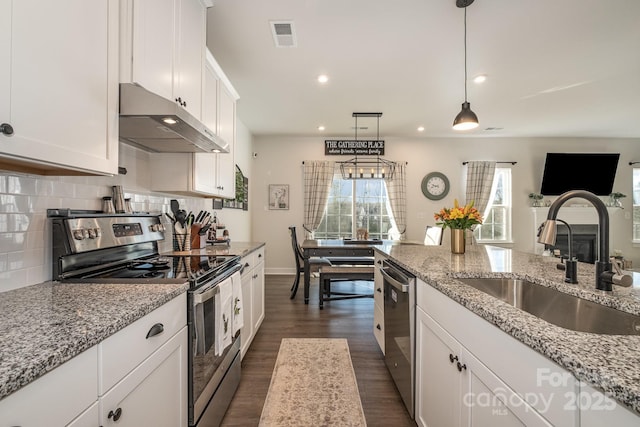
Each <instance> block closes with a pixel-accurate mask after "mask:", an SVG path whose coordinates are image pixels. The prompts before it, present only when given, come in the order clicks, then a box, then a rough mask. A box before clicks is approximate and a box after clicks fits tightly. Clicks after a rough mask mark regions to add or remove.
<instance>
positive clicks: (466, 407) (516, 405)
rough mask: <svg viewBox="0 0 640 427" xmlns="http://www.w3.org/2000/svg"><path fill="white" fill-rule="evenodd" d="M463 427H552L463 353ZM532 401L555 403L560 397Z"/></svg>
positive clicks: (503, 384)
mask: <svg viewBox="0 0 640 427" xmlns="http://www.w3.org/2000/svg"><path fill="white" fill-rule="evenodd" d="M460 361H461V364H462V365H461V366H462V371H461V374H462V377H463V382H464V383H463V387H462V392H463V394H462V425H463V426H470V427H471V426H492V427H501V426H503V427H512V426H529V427H534V426H540V427H543V426H544V427H548V426H551V424H550V423H549V422H548V421H546V420H545V419H544V418H543V416H542V415H540V414H539V413H538V412H537V411H536V410H534V409H533V408H532V407H531V406H529V405H528V404H527V403H526V402H525V401H524V400H523V399H522V396H520V395H519V394H518V393H516V392H514V391H513V390H512V389H511V388H509V386H507V385H506V384H505V383H504V382H503V381H502V380H500V378H498V377H497V376H496V375H495V374H494V373H493V372H491V371H490V370H489V368H487V367H486V366H485V365H484V364H483V363H482V362H480V361H479V360H478V359H477V358H476V357H474V356H473V355H472V354H471V353H469V352H468V351H467V350H466V349H464V348H463V349H462V352H461V354H460ZM526 397H528V398H530V399H552V398H554V397H556V398H559V396H554V395H550V396H546V397H543V396H542V395H540V394H538V395H535V394H529V395H528V396H526Z"/></svg>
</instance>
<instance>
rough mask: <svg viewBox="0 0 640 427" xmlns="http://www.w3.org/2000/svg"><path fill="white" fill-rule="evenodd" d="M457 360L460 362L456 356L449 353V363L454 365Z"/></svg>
mask: <svg viewBox="0 0 640 427" xmlns="http://www.w3.org/2000/svg"><path fill="white" fill-rule="evenodd" d="M456 360H458V356H454V355H453V354H451V353H449V362H451V363H453V362H455V361H456ZM458 364H459V363H458Z"/></svg>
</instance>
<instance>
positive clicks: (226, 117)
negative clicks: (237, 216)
mask: <svg viewBox="0 0 640 427" xmlns="http://www.w3.org/2000/svg"><path fill="white" fill-rule="evenodd" d="M203 93H204V96H203V102H202V121H203V123H204V125H205V126H207V127H208V128H209V129H211V130H213V131H214V132H215V133H216V135H218V136H219V137H220V138H221V139H222V140H223V141H224V142H225V143H226V144H227V149H228V150H229V152H228V153H219V154H196V155H195V156H196V158H197V160H196V163H197V164H202V165H209V168H210V169H208V170H199V172H198V173H199V174H200V175H201V179H200V181H202V182H207V183H208V185H210V191H211V194H214V195H216V196H218V197H222V198H227V199H233V198H234V197H235V194H236V187H235V160H234V147H235V139H236V101H237V99H238V94H237V93H236V91H235V89H233V87H232V86H231V83H229V81H228V80H227V78H226V76H225V75H224V72H223V71H222V69H221V68H220V66H219V65H218V63H217V62H216V60H215V59H214V58H213V55H211V53H210V52H209V50H206V63H205V71H204V92H203Z"/></svg>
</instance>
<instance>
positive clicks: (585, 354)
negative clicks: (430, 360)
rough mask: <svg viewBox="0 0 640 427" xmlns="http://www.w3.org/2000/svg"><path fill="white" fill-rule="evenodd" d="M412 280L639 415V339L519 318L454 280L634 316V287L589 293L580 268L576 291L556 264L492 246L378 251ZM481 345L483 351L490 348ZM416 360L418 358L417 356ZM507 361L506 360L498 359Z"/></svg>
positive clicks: (637, 302) (591, 281)
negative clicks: (559, 297)
mask: <svg viewBox="0 0 640 427" xmlns="http://www.w3.org/2000/svg"><path fill="white" fill-rule="evenodd" d="M376 251H377V252H379V253H381V254H384V255H388V256H389V257H390V258H392V259H393V260H395V261H396V262H397V263H398V264H400V265H401V266H402V267H404V268H406V269H407V270H409V271H410V272H412V273H414V274H415V275H416V276H417V277H418V279H420V280H418V286H430V287H432V288H434V289H436V290H437V291H439V292H440V293H441V294H444V295H445V296H446V297H448V298H449V299H451V300H453V301H455V302H456V303H458V304H459V305H460V306H462V307H465V308H466V309H468V310H470V311H471V312H472V313H474V314H475V315H477V316H479V317H481V318H482V319H484V320H486V321H487V322H489V323H490V324H492V325H494V326H496V327H497V328H499V329H500V330H502V331H504V332H505V333H506V334H508V335H509V336H511V337H513V338H515V339H516V340H518V341H519V342H521V343H523V344H525V345H526V346H528V347H529V348H531V349H533V350H535V351H536V352H537V353H539V354H541V355H543V356H545V357H546V358H548V359H550V360H552V361H553V362H555V363H556V364H557V365H559V366H560V367H562V368H564V369H565V370H567V371H568V372H570V373H571V374H572V375H573V376H574V377H575V378H577V379H578V380H580V381H582V382H584V383H586V384H588V385H590V386H592V387H593V388H594V389H596V390H599V391H601V392H604V393H606V395H607V396H610V397H612V398H614V399H616V400H617V401H618V402H621V403H622V404H624V406H625V407H626V408H628V409H630V410H631V411H633V413H635V414H636V415H638V414H640V335H600V334H590V333H583V332H575V331H572V330H568V329H563V328H561V327H558V326H555V325H552V324H550V323H548V322H545V321H544V320H541V319H539V318H537V317H535V316H533V315H531V314H529V313H527V312H525V311H522V310H520V309H517V308H514V307H512V306H511V305H508V304H506V303H504V302H502V301H500V300H498V299H496V298H493V297H491V296H489V295H487V294H485V293H483V292H481V291H479V290H476V289H474V288H472V287H470V286H468V285H465V284H463V283H462V282H460V281H458V280H457V279H458V278H474V277H505V278H515V279H526V280H528V281H531V282H534V283H537V284H540V285H544V286H548V287H551V288H555V289H558V290H560V291H562V292H565V293H568V294H571V295H574V296H578V297H581V298H584V299H587V300H591V301H594V302H597V303H600V304H603V305H607V306H610V307H613V308H616V309H618V310H622V311H626V312H629V313H633V314H640V280H639V278H638V275H634V276H635V277H634V285H633V286H632V287H629V288H621V287H618V286H614V291H613V292H610V293H604V292H602V291H597V290H596V289H595V270H594V266H593V265H591V264H583V263H579V265H578V282H579V284H577V285H569V284H565V283H564V282H563V279H564V272H563V271H560V270H558V269H556V264H557V262H558V260H557V259H556V258H551V257H543V256H541V255H534V254H528V253H522V252H516V251H512V250H510V249H503V248H499V247H495V246H485V245H470V246H467V251H466V253H465V254H462V255H456V254H452V253H451V251H450V250H449V248H448V247H446V246H422V245H414V244H396V245H390V246H385V247H377V248H376ZM491 344H492V343H491V342H490V341H488V342H486V344H485V345H486V346H491ZM416 357H420V355H419V354H417V355H416ZM503 357H504V358H505V359H507V360H508V357H509V355H508V354H505V355H504V356H503Z"/></svg>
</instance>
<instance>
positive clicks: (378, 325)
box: [376, 323, 382, 331]
mask: <svg viewBox="0 0 640 427" xmlns="http://www.w3.org/2000/svg"><path fill="white" fill-rule="evenodd" d="M376 328H377V329H378V330H379V331H381V330H382V327H380V323H378V324H377V325H376Z"/></svg>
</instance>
